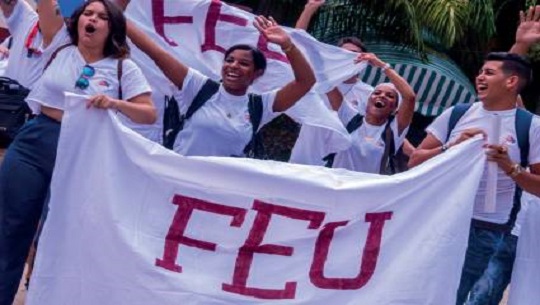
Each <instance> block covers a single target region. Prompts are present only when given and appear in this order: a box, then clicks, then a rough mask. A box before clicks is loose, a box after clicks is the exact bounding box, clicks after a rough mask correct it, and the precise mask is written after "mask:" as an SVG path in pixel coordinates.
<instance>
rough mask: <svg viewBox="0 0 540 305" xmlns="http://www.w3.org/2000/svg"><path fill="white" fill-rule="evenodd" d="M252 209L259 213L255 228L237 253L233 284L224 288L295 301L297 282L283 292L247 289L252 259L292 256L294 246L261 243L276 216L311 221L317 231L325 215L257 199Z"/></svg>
mask: <svg viewBox="0 0 540 305" xmlns="http://www.w3.org/2000/svg"><path fill="white" fill-rule="evenodd" d="M253 210H255V211H257V216H255V220H254V222H253V227H252V228H251V230H250V232H249V235H248V237H247V239H246V241H245V243H244V245H243V246H242V247H241V248H240V249H239V250H238V256H237V257H236V265H235V267H234V275H233V280H232V284H226V283H223V285H222V289H223V290H224V291H227V292H232V293H237V294H241V295H246V296H252V297H255V298H259V299H276V300H278V299H294V297H295V294H296V282H287V283H285V288H284V289H264V288H254V287H247V279H248V276H249V271H250V269H251V265H252V263H253V257H254V255H255V253H261V254H269V255H283V256H291V255H292V254H293V252H294V249H293V248H292V247H287V246H282V245H273V244H265V245H263V244H262V241H263V238H264V235H265V234H266V231H267V230H268V226H269V224H270V220H271V219H272V215H273V214H276V215H280V216H283V217H288V218H292V219H297V220H304V221H308V222H309V225H308V229H311V230H315V229H318V228H319V227H320V226H321V224H322V222H323V220H324V217H325V213H324V212H316V211H308V210H302V209H297V208H290V207H285V206H279V205H274V204H269V203H265V202H262V201H258V200H255V202H254V203H253Z"/></svg>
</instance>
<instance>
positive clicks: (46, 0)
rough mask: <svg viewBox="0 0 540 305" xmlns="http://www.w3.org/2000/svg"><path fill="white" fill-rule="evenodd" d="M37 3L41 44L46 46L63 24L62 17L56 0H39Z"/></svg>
mask: <svg viewBox="0 0 540 305" xmlns="http://www.w3.org/2000/svg"><path fill="white" fill-rule="evenodd" d="M37 3H38V4H37V12H38V16H39V29H40V31H41V34H42V35H43V45H44V47H47V46H48V45H49V44H50V43H51V42H52V41H53V38H54V36H55V35H56V33H58V31H59V30H60V29H61V28H62V26H63V25H64V17H62V14H60V9H59V8H58V3H57V1H56V0H40V1H38V2H37Z"/></svg>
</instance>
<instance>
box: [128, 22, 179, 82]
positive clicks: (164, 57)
mask: <svg viewBox="0 0 540 305" xmlns="http://www.w3.org/2000/svg"><path fill="white" fill-rule="evenodd" d="M127 34H128V37H129V38H130V39H131V41H132V42H133V43H134V44H135V45H136V46H137V48H139V49H141V51H143V52H144V53H146V55H148V56H149V57H150V58H151V59H152V60H153V61H154V62H155V63H156V65H157V66H158V68H159V69H160V70H161V72H163V74H165V76H166V77H167V78H168V79H169V80H170V81H171V82H172V83H173V84H174V85H176V86H177V87H178V88H179V89H180V90H182V84H183V83H184V79H185V78H186V75H187V73H188V67H186V66H185V65H183V64H182V63H181V62H180V61H178V60H177V59H176V58H174V56H172V55H171V54H170V53H169V52H167V51H166V50H165V49H163V48H162V47H160V46H159V45H158V44H157V43H155V42H154V41H153V40H152V39H151V38H150V37H148V35H146V34H145V33H144V32H143V31H142V30H141V29H139V28H138V27H137V26H136V25H135V24H134V23H133V22H132V21H130V20H128V22H127Z"/></svg>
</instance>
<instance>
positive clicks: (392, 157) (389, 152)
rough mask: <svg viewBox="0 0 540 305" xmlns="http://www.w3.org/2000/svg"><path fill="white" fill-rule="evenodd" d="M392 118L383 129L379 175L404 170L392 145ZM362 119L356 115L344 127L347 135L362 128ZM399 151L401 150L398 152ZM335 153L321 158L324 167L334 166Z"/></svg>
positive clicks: (393, 144) (391, 117)
mask: <svg viewBox="0 0 540 305" xmlns="http://www.w3.org/2000/svg"><path fill="white" fill-rule="evenodd" d="M394 118H395V117H394V116H390V117H389V118H388V121H387V122H386V126H385V127H384V131H383V135H382V140H383V142H384V153H383V157H382V159H381V165H380V169H379V174H381V175H392V174H395V173H399V172H403V171H405V170H406V168H402V167H401V166H398V163H400V162H397V159H396V155H397V154H396V144H395V143H394V133H393V132H392V128H391V126H390V125H391V123H392V121H393V120H394ZM363 121H364V117H363V116H361V115H360V114H356V115H355V116H354V117H353V118H352V119H351V120H350V121H349V122H348V123H347V125H346V126H345V128H346V129H347V132H348V133H349V134H351V133H353V132H354V131H355V130H357V129H358V128H360V126H362V123H363ZM399 151H401V150H399ZM335 157H336V153H332V154H329V155H327V156H326V157H324V158H323V161H326V164H325V166H326V167H332V166H333V165H334V159H335Z"/></svg>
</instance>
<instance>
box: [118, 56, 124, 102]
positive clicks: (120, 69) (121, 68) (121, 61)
mask: <svg viewBox="0 0 540 305" xmlns="http://www.w3.org/2000/svg"><path fill="white" fill-rule="evenodd" d="M116 70H117V71H116V75H118V99H119V100H122V99H123V98H124V94H123V92H122V74H123V71H124V59H123V58H120V59H118V66H117V68H116Z"/></svg>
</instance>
